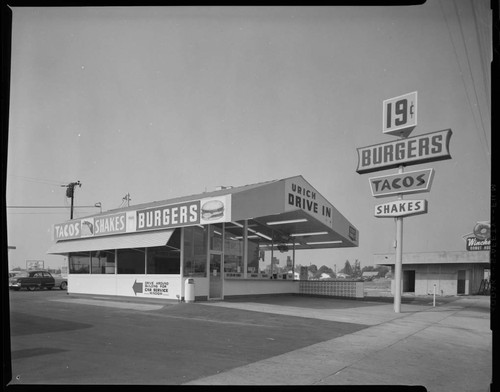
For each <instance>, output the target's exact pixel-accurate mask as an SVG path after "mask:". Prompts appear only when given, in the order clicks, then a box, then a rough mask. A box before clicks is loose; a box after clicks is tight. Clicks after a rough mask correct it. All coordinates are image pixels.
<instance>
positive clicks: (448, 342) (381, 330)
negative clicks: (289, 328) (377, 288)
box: [189, 296, 492, 392]
mask: <svg viewBox="0 0 500 392" xmlns="http://www.w3.org/2000/svg"><path fill="white" fill-rule="evenodd" d="M322 300H324V299H322ZM336 301H337V300H336ZM339 301H342V300H339ZM361 302H363V301H361ZM205 304H206V305H207V306H223V307H231V308H237V309H244V310H248V311H258V312H267V313H275V314H281V315H293V316H298V317H307V318H317V319H322V320H330V321H341V322H351V323H358V324H365V325H368V326H369V327H368V328H366V329H363V330H360V331H358V332H354V333H352V334H348V335H344V336H342V337H339V338H336V339H332V340H329V341H325V342H322V343H318V344H314V345H312V346H308V347H305V348H302V349H299V350H295V351H290V352H288V353H285V354H283V355H279V356H276V357H272V358H268V359H265V360H263V361H259V362H255V363H252V364H249V365H246V366H242V367H238V368H234V369H232V370H229V371H227V372H224V373H220V374H217V375H213V376H209V377H206V378H202V379H198V380H195V381H192V382H190V383H189V384H191V385H284V384H286V385H421V386H424V387H426V388H427V390H428V391H433V392H439V391H467V392H471V391H472V392H473V391H483V392H486V391H488V390H489V385H490V383H491V379H492V332H491V330H490V311H489V306H490V299H489V297H486V296H472V297H461V298H459V299H457V300H455V301H453V302H448V303H441V304H440V305H439V306H437V307H432V306H430V305H428V304H427V303H426V302H425V301H423V302H421V303H419V304H402V306H401V313H394V307H393V304H391V303H380V304H378V303H375V304H374V303H368V302H367V303H366V304H363V303H359V302H358V303H357V304H356V306H353V307H337V308H331V309H328V308H326V309H325V308H311V307H304V306H294V305H293V303H287V304H286V305H280V304H273V303H265V302H262V301H258V302H250V301H248V302H230V301H225V302H215V303H212V302H207V303H205ZM365 305H366V306H365ZM431 305H432V302H431Z"/></svg>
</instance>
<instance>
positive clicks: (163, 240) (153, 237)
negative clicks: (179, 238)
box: [47, 230, 174, 254]
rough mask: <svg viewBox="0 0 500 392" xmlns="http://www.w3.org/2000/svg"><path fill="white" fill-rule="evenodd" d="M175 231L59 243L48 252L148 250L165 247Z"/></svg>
mask: <svg viewBox="0 0 500 392" xmlns="http://www.w3.org/2000/svg"><path fill="white" fill-rule="evenodd" d="M173 232H174V230H163V231H156V232H151V233H140V234H129V235H114V236H108V237H99V238H88V239H80V240H69V241H59V242H57V243H55V244H54V245H52V247H51V248H50V249H49V250H48V252H47V253H49V254H67V253H70V252H71V253H72V252H90V251H98V250H106V249H128V248H147V247H153V246H164V245H166V244H167V243H168V240H169V239H170V237H171V236H172V233H173Z"/></svg>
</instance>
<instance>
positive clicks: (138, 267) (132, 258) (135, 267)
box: [117, 248, 146, 274]
mask: <svg viewBox="0 0 500 392" xmlns="http://www.w3.org/2000/svg"><path fill="white" fill-rule="evenodd" d="M145 253H146V252H145V248H140V249H118V250H117V273H118V274H144V273H145V272H146V270H145V266H146V256H145Z"/></svg>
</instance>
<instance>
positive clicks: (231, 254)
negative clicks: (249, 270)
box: [224, 232, 243, 277]
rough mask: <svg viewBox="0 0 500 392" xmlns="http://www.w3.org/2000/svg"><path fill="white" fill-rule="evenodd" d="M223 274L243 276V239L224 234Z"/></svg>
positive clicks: (227, 233)
mask: <svg viewBox="0 0 500 392" xmlns="http://www.w3.org/2000/svg"><path fill="white" fill-rule="evenodd" d="M224 272H227V273H232V274H241V275H236V276H231V277H238V276H243V239H241V238H237V237H235V236H233V235H231V233H229V232H226V239H225V242H224Z"/></svg>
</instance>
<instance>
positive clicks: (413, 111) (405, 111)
mask: <svg viewBox="0 0 500 392" xmlns="http://www.w3.org/2000/svg"><path fill="white" fill-rule="evenodd" d="M382 106H383V119H384V121H383V124H382V133H384V134H390V135H394V136H401V137H407V136H408V135H409V134H410V133H411V131H413V129H414V128H415V127H416V126H417V92H416V91H414V92H412V93H409V94H405V95H400V96H399V97H395V98H390V99H386V100H385V101H384V102H383V105H382Z"/></svg>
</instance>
